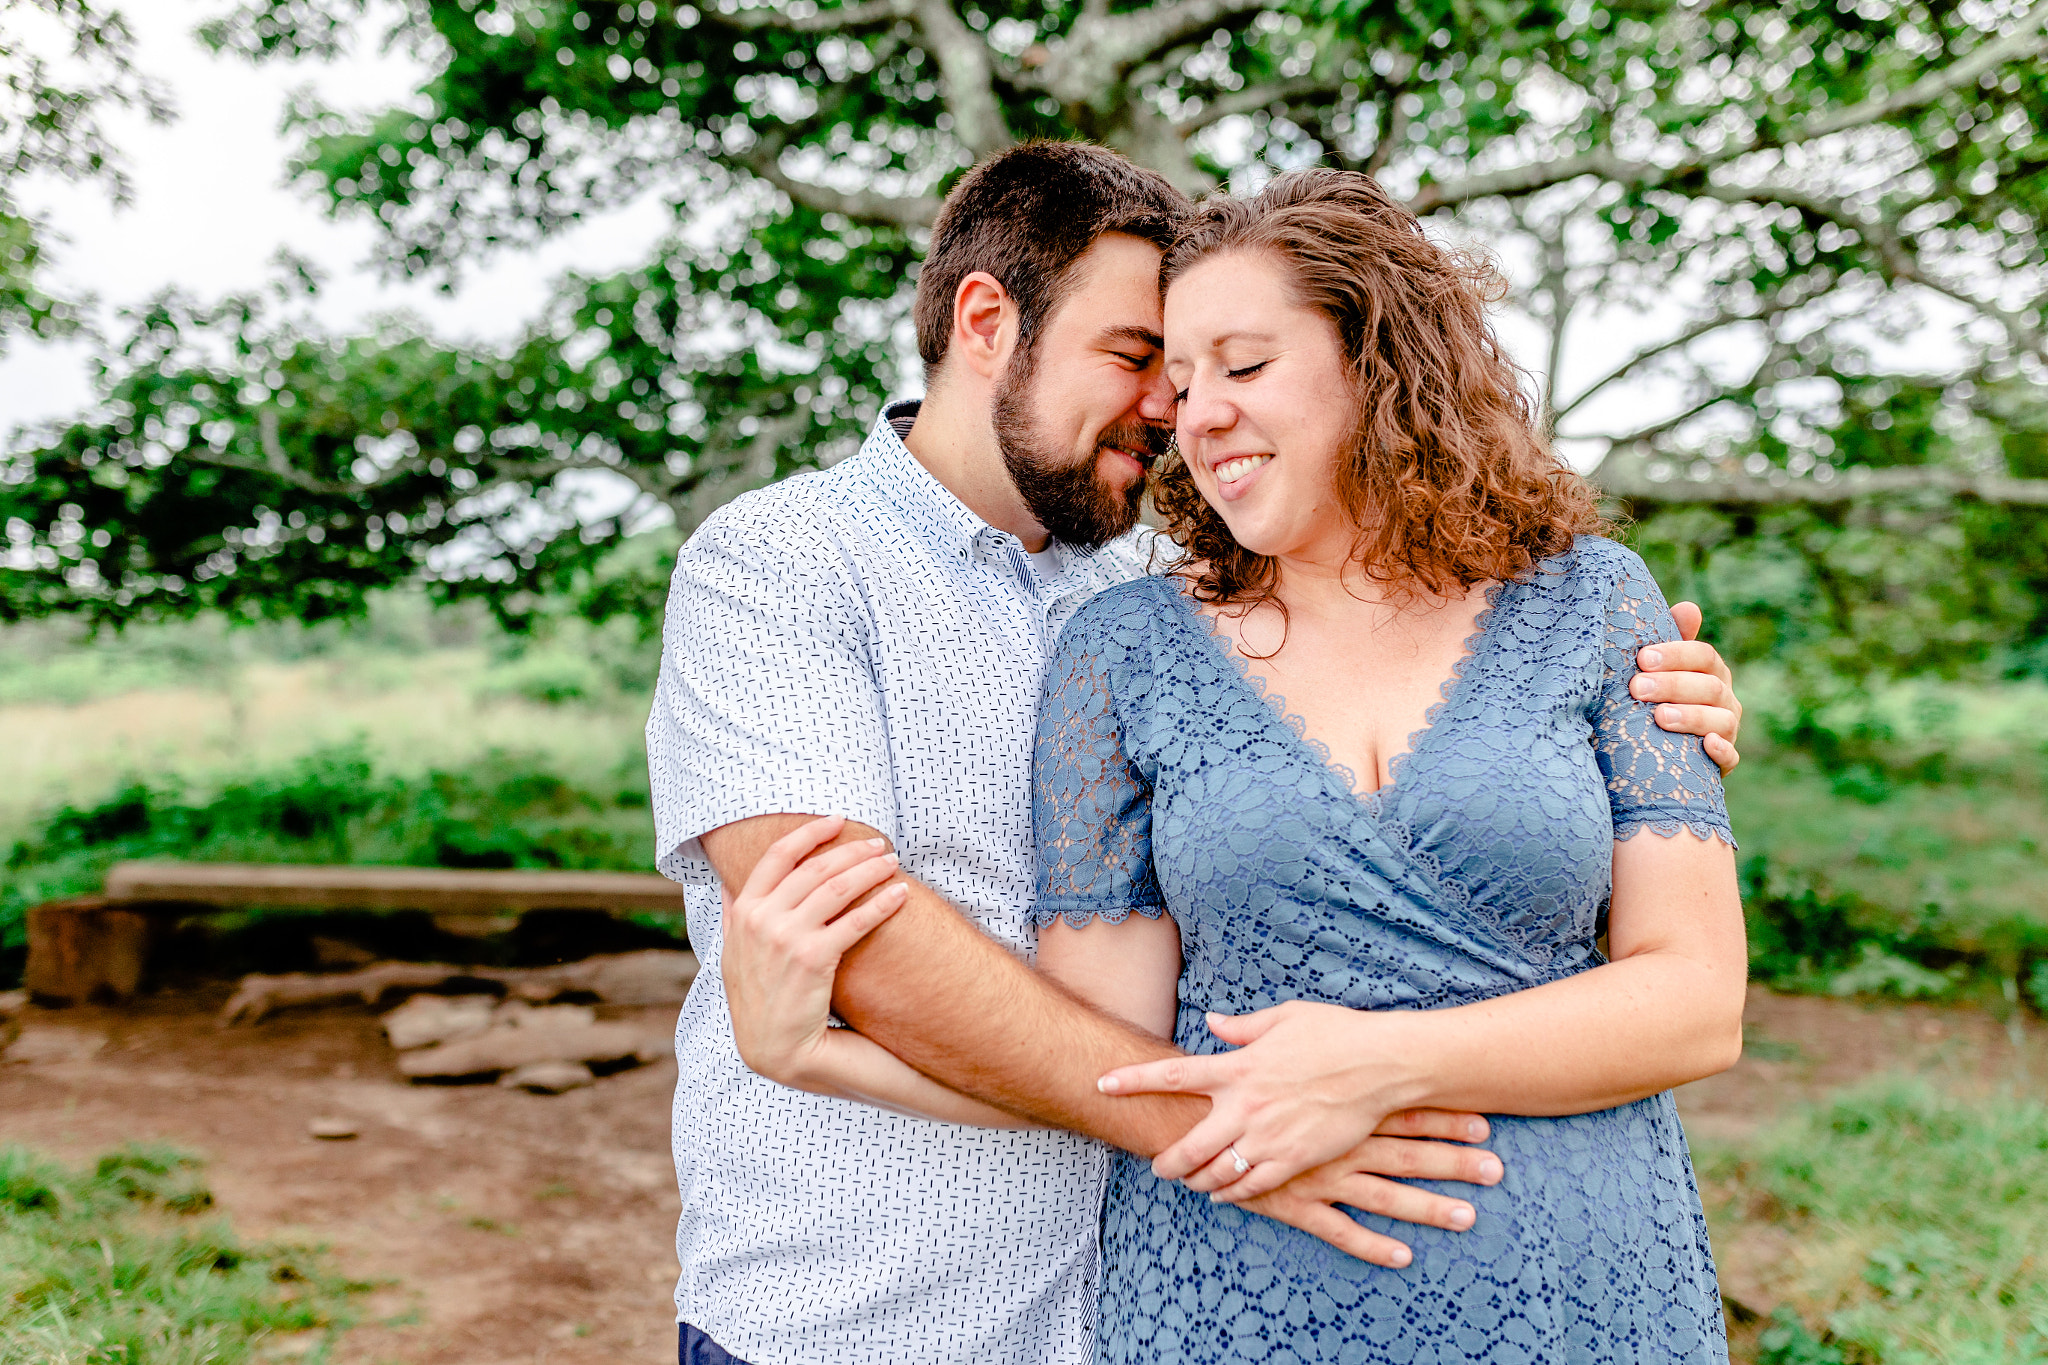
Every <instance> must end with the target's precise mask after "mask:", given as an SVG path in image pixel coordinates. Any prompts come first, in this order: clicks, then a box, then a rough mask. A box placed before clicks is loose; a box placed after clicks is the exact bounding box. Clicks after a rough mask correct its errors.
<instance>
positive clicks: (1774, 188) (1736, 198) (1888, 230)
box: [1700, 184, 2048, 358]
mask: <svg viewBox="0 0 2048 1365" xmlns="http://www.w3.org/2000/svg"><path fill="white" fill-rule="evenodd" d="M1700 193H1701V195H1702V196H1703V197H1705V198H1709V199H1718V200H1720V201H1721V202H1722V203H1724V204H1744V203H1751V204H1753V203H1766V204H1784V205H1787V206H1788V207H1791V208H1796V209H1799V210H1801V211H1803V212H1806V213H1810V214H1813V215H1814V216H1815V217H1818V218H1826V219H1827V220H1829V221H1830V222H1833V223H1838V224H1840V225H1841V226H1843V227H1846V228H1848V229H1850V230H1851V231H1853V232H1855V233H1856V234H1857V236H1859V237H1860V238H1862V240H1863V241H1865V242H1866V243H1868V244H1869V245H1870V247H1871V249H1872V250H1874V251H1876V252H1877V255H1878V259H1879V261H1880V262H1881V263H1882V265H1883V267H1884V272H1885V275H1886V277H1887V278H1889V279H1890V280H1892V281H1893V282H1894V283H1900V282H1903V283H1907V284H1917V285H1919V286H1920V287H1921V288H1923V289H1929V290H1932V291H1934V292H1935V293H1937V294H1940V295H1942V296H1944V297H1945V298H1950V299H1954V300H1955V301H1956V302H1957V303H1960V304H1962V305H1963V306H1964V307H1966V308H1972V309H1975V310H1976V311H1977V312H1979V313H1982V314H1983V315H1984V316H1986V317H1988V318H1991V319H1993V320H1994V321H1996V322H1997V323H1999V324H2000V325H2001V326H2003V327H2004V328H2005V331H2006V335H2007V336H2008V337H2010V338H2011V339H2012V341H2013V344H2014V345H2017V346H2021V347H2025V348H2026V349H2029V350H2032V351H2033V352H2035V353H2036V354H2037V355H2041V356H2043V357H2044V358H2048V335H2044V334H2043V333H2042V331H2041V329H2040V328H2038V327H2035V326H2034V325H2033V324H2032V323H2030V322H2028V321H2027V319H2026V317H2025V315H2024V314H2022V313H2018V312H2015V311H2013V310H2011V309H2008V308H2003V307H2000V306H1999V305H1998V304H1996V303H1992V302H1989V301H1988V300H1985V299H1980V298H1977V297H1975V296H1973V295H1970V294H1967V293H1964V292H1963V291H1962V290H1960V289H1958V288H1957V287H1956V286H1954V285H1952V284H1947V283H1944V282H1943V281H1941V280H1939V279H1936V278H1935V277H1934V276H1932V275H1930V274H1928V273H1927V268H1926V267H1925V266H1924V265H1922V264H1921V261H1920V255H1919V253H1918V252H1917V251H1916V250H1914V248H1913V244H1912V243H1911V242H1909V241H1908V240H1906V238H1904V237H1902V236H1900V235H1899V233H1898V232H1897V231H1896V230H1895V229H1894V228H1893V227H1892V226H1891V224H1890V223H1887V222H1885V221H1883V220H1882V219H1877V218H1871V217H1868V216H1866V215H1864V214H1862V213H1859V212H1857V210H1856V208H1855V207H1854V206H1853V205H1852V204H1850V203H1849V202H1848V201H1847V200H1844V199H1839V198H1835V197H1833V196H1830V195H1824V194H1816V193H1814V192H1812V191H1811V190H1803V189H1795V188H1792V187H1789V186H1785V185H1711V184H1710V185H1707V186H1706V187H1704V188H1703V189H1702V190H1701V191H1700Z"/></svg>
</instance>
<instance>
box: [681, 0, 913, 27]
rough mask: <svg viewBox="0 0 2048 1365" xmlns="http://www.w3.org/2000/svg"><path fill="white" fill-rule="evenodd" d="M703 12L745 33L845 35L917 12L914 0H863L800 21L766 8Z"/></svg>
mask: <svg viewBox="0 0 2048 1365" xmlns="http://www.w3.org/2000/svg"><path fill="white" fill-rule="evenodd" d="M702 13H703V15H704V17H705V19H706V20H708V21H709V22H711V23H714V24H718V25H720V26H721V27H723V28H733V29H740V30H743V31H746V32H754V31H756V30H759V29H764V28H779V29H783V30H785V31H787V32H790V33H844V32H846V31H848V30H850V29H856V28H876V27H879V26H881V25H884V24H892V23H894V22H895V21H896V20H898V19H909V18H912V17H913V16H915V14H916V13H917V4H916V0H863V3H860V4H855V5H839V6H836V7H834V8H832V9H820V10H815V11H813V12H811V13H809V14H806V15H804V16H802V17H801V18H798V17H795V16H793V15H790V14H789V13H787V12H786V11H783V10H780V9H775V8H772V7H769V6H762V7H760V8H757V9H743V10H736V11H733V12H732V13H726V12H725V11H723V10H720V9H719V8H718V7H717V6H715V5H714V6H712V7H711V8H709V9H705V10H703V11H702Z"/></svg>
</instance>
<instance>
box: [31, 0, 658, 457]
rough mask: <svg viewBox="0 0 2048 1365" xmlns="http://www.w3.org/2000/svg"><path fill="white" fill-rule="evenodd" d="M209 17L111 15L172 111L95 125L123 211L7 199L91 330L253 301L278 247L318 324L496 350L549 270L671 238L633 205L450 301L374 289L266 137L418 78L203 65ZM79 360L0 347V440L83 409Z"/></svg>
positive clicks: (227, 60) (170, 5) (405, 64)
mask: <svg viewBox="0 0 2048 1365" xmlns="http://www.w3.org/2000/svg"><path fill="white" fill-rule="evenodd" d="M0 3H5V0H0ZM225 8H227V3H226V0H141V2H140V3H131V4H127V5H124V6H122V9H123V10H124V12H125V13H126V15H127V18H128V20H129V23H130V24H131V26H132V27H133V28H134V29H135V33H136V39H137V52H136V58H137V65H138V66H140V67H141V68H142V69H143V70H144V71H146V72H148V73H149V74H151V75H153V76H154V77H156V78H157V80H158V81H159V82H160V83H161V84H162V85H163V86H164V87H165V88H167V90H168V91H169V94H170V98H171V103H172V105H173V106H174V108H175V109H176V112H177V117H176V119H175V120H174V121H173V122H171V123H170V124H168V125H153V124H151V123H149V122H148V121H147V120H145V119H144V118H142V117H141V116H140V115H138V114H132V113H129V112H126V111H116V112H114V113H113V114H112V115H111V116H110V117H109V118H108V119H107V120H106V122H107V125H108V132H109V133H110V134H111V137H112V140H113V142H114V144H115V145H116V146H117V147H119V148H120V149H121V150H122V151H123V152H124V153H125V155H126V170H127V172H128V175H129V178H130V180H131V181H132V184H133V191H134V193H133V199H132V201H131V202H130V203H129V204H128V205H127V206H125V207H118V208H117V207H114V206H113V205H111V204H110V203H109V200H108V196H107V194H106V192H105V190H104V189H103V188H101V187H99V186H77V185H70V184H66V183H63V182H61V181H53V180H41V181H36V182H32V183H31V184H29V185H28V186H27V187H26V188H25V190H24V192H23V193H22V195H21V199H22V202H23V203H24V205H25V206H26V207H28V208H29V209H31V210H33V211H39V212H41V213H43V214H45V215H47V217H48V219H49V221H50V222H51V223H52V225H53V226H54V227H55V228H56V230H57V232H58V234H59V236H60V238H61V239H63V240H60V241H59V243H57V245H56V248H55V251H54V253H53V254H54V255H55V257H56V260H57V269H56V271H55V272H54V280H55V281H56V283H57V284H58V285H59V286H61V289H62V291H64V292H69V293H72V294H74V295H75V294H91V295H93V296H95V297H97V298H98V299H99V301H100V303H101V311H102V316H103V317H111V315H112V310H113V309H114V308H116V307H119V306H121V305H133V304H139V303H142V302H143V301H145V300H147V299H148V298H149V297H150V296H152V295H153V294H156V293H157V292H159V291H161V290H163V289H165V288H167V287H169V286H172V285H176V286H178V287H180V288H183V289H186V290H189V291H191V292H193V293H195V294H197V295H199V296H200V297H202V298H217V297H219V296H221V295H223V294H228V293H233V292H237V291H251V290H260V289H261V288H263V287H264V285H265V284H266V283H267V282H268V281H269V280H270V279H271V278H273V276H274V270H273V268H272V266H271V259H272V257H273V256H274V255H275V254H276V252H277V250H278V248H280V247H289V248H290V249H291V250H292V251H294V252H296V253H298V254H299V255H301V256H304V257H306V258H307V259H309V260H311V261H312V262H313V263H314V264H315V265H316V266H318V267H320V268H321V269H322V270H324V271H325V272H326V274H327V276H328V287H327V288H326V289H325V290H324V291H323V297H322V298H321V299H320V300H319V301H318V302H317V305H316V307H315V310H314V311H315V313H316V315H318V316H319V317H320V318H321V320H322V321H324V322H325V323H327V324H328V325H330V326H333V327H338V328H339V327H348V326H351V325H353V324H355V323H358V322H360V321H361V320H363V319H365V318H368V317H371V316H374V315H377V314H380V313H387V312H391V311H394V310H407V311H410V312H413V313H416V314H418V315H420V316H421V317H424V318H425V319H427V320H428V322H429V323H430V324H432V326H433V327H434V329H435V331H436V332H438V333H440V334H441V335H443V336H445V337H448V338H450V339H475V340H495V339H501V338H510V337H511V336H513V335H514V334H515V333H516V332H517V331H518V330H519V328H520V325H521V324H522V323H523V322H525V321H527V320H529V319H531V318H533V317H534V316H536V315H537V314H538V313H539V312H540V310H541V306H542V304H543V302H544V301H545V299H546V298H547V295H548V285H549V281H550V280H552V279H553V278H555V277H556V276H557V275H559V274H560V273H561V272H562V271H564V270H566V269H569V268H571V267H575V268H578V269H583V270H604V269H608V268H612V267H616V266H621V265H625V264H628V263H631V262H635V261H638V260H644V259H645V258H646V255H647V253H648V249H649V247H650V246H651V245H652V243H653V242H654V241H655V240H656V239H657V238H658V237H659V236H660V235H661V233H662V231H663V229H664V228H665V227H667V226H670V225H672V222H673V220H672V219H671V218H670V217H669V215H668V211H667V209H666V208H665V207H664V206H663V205H661V204H660V203H658V202H655V201H654V200H653V199H652V197H651V196H650V198H649V199H646V200H642V201H640V202H637V203H634V204H631V205H628V206H626V207H625V208H623V209H620V210H617V211H615V212H612V213H608V214H605V215H603V216H601V217H598V218H595V219H593V220H591V221H589V222H587V223H585V224H583V225H580V226H579V227H577V228H576V229H574V230H572V231H570V232H568V233H565V234H563V235H562V236H560V237H558V238H556V239H554V240H553V241H551V242H549V243H547V244H546V245H545V246H543V247H541V248H540V249H538V250H534V251H528V252H520V253H516V254H515V253H507V254H505V255H502V256H500V257H498V258H496V259H494V260H491V261H488V262H485V263H483V264H482V265H481V266H480V267H478V268H475V269H473V270H471V271H470V272H468V274H467V275H466V277H465V279H464V280H463V281H462V284H461V287H460V288H459V289H458V290H457V291H456V292H455V294H454V295H453V296H447V295H443V294H442V293H440V292H439V291H438V289H437V288H436V287H435V286H434V285H432V284H428V283H424V282H405V281H394V280H383V279H380V278H379V277H378V275H377V274H376V273H375V272H374V271H372V270H370V269H368V268H366V262H367V261H368V260H369V257H370V255H371V248H372V244H373V234H372V231H371V228H370V226H369V224H368V223H366V222H361V221H351V222H336V221H334V220H332V219H329V218H328V217H326V216H325V215H324V214H323V213H322V212H321V211H320V209H319V208H318V207H316V205H315V204H314V203H313V201H312V200H311V198H310V196H309V195H308V194H307V193H306V192H304V191H302V190H299V189H296V188H293V187H291V186H288V185H286V184H285V183H284V175H285V169H284V168H285V162H286V159H287V158H288V156H289V155H290V153H291V151H292V146H291V144H290V143H289V142H288V141H287V140H286V139H285V138H284V137H282V136H280V134H279V132H278V127H279V123H280V120H281V119H282V116H283V113H284V109H285V105H286V100H287V98H288V96H289V94H290V93H291V92H292V91H293V90H294V89H297V88H301V87H305V86H311V87H312V88H313V89H314V90H316V91H317V92H318V93H319V95H320V97H321V98H322V99H323V100H324V101H325V102H327V103H328V104H330V105H334V106H336V107H339V108H343V109H352V108H364V109H367V108H385V107H389V106H390V105H392V104H394V103H397V102H400V101H402V100H403V99H404V98H405V97H406V96H407V94H408V93H409V92H410V91H411V90H412V89H414V88H415V87H416V86H417V85H418V84H419V83H420V81H421V79H422V77H423V75H424V74H425V73H424V72H423V71H422V69H421V68H419V67H418V66H417V64H415V63H414V62H413V61H411V60H410V59H409V58H408V57H406V56H405V55H404V54H403V53H395V54H380V53H378V52H376V51H374V50H372V51H369V52H367V53H356V54H354V55H352V56H350V57H348V58H346V59H344V60H341V61H338V62H335V63H332V64H327V63H278V64H273V65H270V66H262V67H259V66H255V65H253V64H251V63H249V62H248V61H246V60H244V59H242V58H239V57H234V56H215V55H213V54H212V53H211V52H209V51H208V50H207V49H206V48H205V47H204V46H203V45H202V44H201V43H200V42H199V41H198V39H197V38H196V37H194V34H193V31H194V30H195V29H196V28H197V27H198V25H199V24H200V23H201V22H202V21H203V20H205V19H207V18H209V17H212V16H213V15H216V14H218V13H220V12H221V11H222V10H224V9H225ZM365 46H369V45H367V44H366V45H365ZM89 354H90V353H89V350H88V348H87V347H85V346H84V345H83V344H78V343H72V344H65V345H55V346H52V345H37V344H32V343H27V342H23V341H20V340H16V341H14V342H13V343H11V350H10V353H9V354H8V355H6V356H5V357H0V431H5V430H10V429H13V428H15V427H17V426H19V425H21V424H23V423H28V422H35V421H40V420H43V419H47V418H52V417H61V416H66V415H69V414H71V413H75V412H77V411H79V410H81V409H83V408H85V407H86V406H88V405H89V404H90V403H91V401H92V398H93V393H92V387H91V382H90V373H89V370H88V367H87V360H88V357H89Z"/></svg>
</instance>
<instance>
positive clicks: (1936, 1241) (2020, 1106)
mask: <svg viewBox="0 0 2048 1365" xmlns="http://www.w3.org/2000/svg"><path fill="white" fill-rule="evenodd" d="M1697 1159H1698V1163H1699V1169H1700V1174H1701V1178H1702V1184H1703V1187H1704V1190H1705V1192H1706V1195H1707V1202H1708V1216H1709V1220H1710V1222H1711V1223H1712V1224H1713V1225H1714V1234H1715V1238H1716V1241H1717V1242H1719V1241H1723V1240H1724V1239H1728V1238H1731V1237H1734V1236H1736V1235H1738V1234H1739V1232H1740V1229H1741V1226H1742V1225H1743V1224H1744V1223H1754V1222H1767V1223H1775V1224H1778V1225H1780V1226H1782V1227H1784V1228H1786V1229H1787V1230H1789V1231H1790V1233H1791V1234H1792V1236H1791V1240H1790V1243H1789V1247H1788V1250H1787V1251H1786V1253H1785V1256H1784V1258H1783V1261H1782V1263H1781V1264H1780V1265H1779V1266H1778V1267H1777V1271H1776V1273H1775V1274H1774V1275H1773V1276H1772V1277H1771V1283H1772V1287H1773V1289H1774V1291H1776V1292H1779V1293H1781V1294H1783V1295H1784V1296H1785V1299H1786V1303H1785V1305H1784V1308H1783V1310H1782V1311H1781V1312H1780V1314H1779V1316H1778V1318H1777V1320H1776V1321H1775V1322H1774V1323H1773V1324H1772V1326H1771V1327H1770V1328H1769V1329H1767V1330H1766V1331H1765V1333H1764V1334H1763V1335H1764V1339H1763V1341H1762V1343H1761V1345H1762V1350H1761V1351H1760V1352H1759V1355H1758V1359H1759V1360H1760V1361H1762V1362H1764V1365H1791V1363H1792V1362H1812V1363H1813V1365H1821V1363H1822V1362H1838V1363H1839V1365H1863V1363H1868V1365H1878V1363H1880V1362H1881V1363H1882V1365H1933V1363H1934V1362H1944V1365H1994V1362H1997V1363H2000V1365H2002V1363H2004V1362H2013V1363H2014V1365H2021V1363H2031V1362H2043V1361H2048V1105H2043V1104H2041V1103H2040V1102H2038V1101H2035V1100H2031V1099H2018V1098H2013V1097H1999V1098H1994V1099H1974V1100H1972V1099H1960V1098H1953V1097H1948V1096H1944V1095H1941V1094H1939V1093H1937V1092H1936V1091H1934V1090H1932V1089H1930V1088H1929V1087H1927V1086H1926V1085H1925V1084H1923V1083H1921V1082H1918V1081H1905V1080H1898V1079H1888V1080H1882V1081H1878V1082H1873V1083H1871V1084H1868V1085H1865V1086H1862V1087H1859V1088H1857V1089H1854V1090H1851V1091H1848V1092H1846V1093H1844V1094H1842V1095H1840V1096H1839V1097H1837V1098H1836V1099H1835V1100H1834V1101H1833V1102H1832V1103H1828V1104H1823V1105H1816V1106H1812V1107H1810V1108H1807V1109H1804V1110H1802V1111H1800V1112H1798V1113H1796V1114H1795V1115H1793V1116H1792V1117H1791V1118H1789V1119H1788V1120H1786V1121H1785V1122H1784V1123H1783V1124H1782V1125H1781V1126H1780V1127H1778V1128H1777V1129H1776V1130H1774V1131H1773V1132H1771V1133H1770V1134H1769V1135H1768V1136H1766V1137H1764V1138H1763V1139H1761V1140H1759V1141H1758V1142H1756V1143H1755V1144H1753V1145H1750V1146H1747V1147H1729V1146H1722V1145H1718V1144H1715V1145H1703V1146H1702V1149H1701V1150H1700V1151H1699V1152H1698V1153H1697Z"/></svg>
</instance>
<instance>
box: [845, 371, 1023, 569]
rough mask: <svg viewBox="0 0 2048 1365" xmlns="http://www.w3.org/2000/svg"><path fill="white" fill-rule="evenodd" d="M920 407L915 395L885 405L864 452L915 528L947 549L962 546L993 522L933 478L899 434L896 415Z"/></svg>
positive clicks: (877, 480) (882, 487)
mask: <svg viewBox="0 0 2048 1365" xmlns="http://www.w3.org/2000/svg"><path fill="white" fill-rule="evenodd" d="M917 409H918V402H917V400H916V399H911V400H908V401H906V402H900V403H891V404H890V405H889V406H888V407H886V408H884V409H882V415H881V416H880V417H879V418H877V419H876V421H875V429H874V430H873V431H872V432H871V433H869V435H868V439H867V441H866V443H865V444H864V445H862V446H861V452H860V453H861V454H862V455H863V456H864V457H865V459H864V461H863V463H865V464H866V466H867V469H866V473H867V475H868V478H869V480H870V481H871V482H872V483H873V484H874V486H875V489H876V491H877V492H879V493H880V494H881V496H882V497H883V499H884V500H886V501H887V502H889V503H890V504H891V505H892V506H894V507H895V508H896V510H897V511H899V512H901V513H902V514H903V516H904V518H905V520H907V521H908V522H909V523H910V525H911V529H912V530H914V531H916V532H917V533H918V535H919V536H920V537H922V538H923V539H924V540H926V541H928V542H929V543H931V544H933V545H935V546H938V547H939V548H941V549H943V550H946V551H949V552H958V551H960V550H963V549H965V548H966V547H967V546H968V545H970V544H971V543H972V542H973V540H974V538H975V537H976V536H977V535H980V534H981V533H983V532H985V531H992V530H993V529H994V528H993V527H991V526H990V525H989V524H988V523H987V522H985V521H983V520H982V519H981V518H980V517H978V516H976V515H975V514H974V513H973V512H972V511H971V510H969V508H968V506H967V504H966V503H964V502H962V501H960V499H958V498H956V497H954V496H953V494H952V491H951V490H950V489H948V488H947V487H946V485H944V484H942V483H940V482H939V481H938V480H937V479H936V478H934V477H933V476H932V472H931V471H930V470H929V469H926V468H925V467H924V466H923V465H922V464H920V463H919V462H918V459H917V456H915V455H913V454H911V453H910V447H908V446H906V445H904V444H903V438H902V437H901V436H898V435H897V434H896V427H895V420H896V419H901V418H904V417H915V416H916V414H917Z"/></svg>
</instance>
